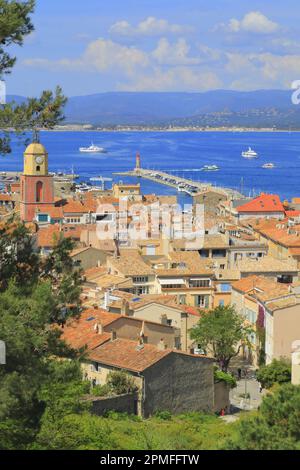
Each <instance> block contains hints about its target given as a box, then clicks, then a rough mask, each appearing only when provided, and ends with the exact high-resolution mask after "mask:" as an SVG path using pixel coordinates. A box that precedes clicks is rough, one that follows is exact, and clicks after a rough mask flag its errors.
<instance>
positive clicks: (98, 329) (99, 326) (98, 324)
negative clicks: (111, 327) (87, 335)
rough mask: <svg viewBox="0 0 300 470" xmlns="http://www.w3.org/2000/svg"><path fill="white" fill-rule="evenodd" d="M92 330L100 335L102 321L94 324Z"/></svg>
mask: <svg viewBox="0 0 300 470" xmlns="http://www.w3.org/2000/svg"><path fill="white" fill-rule="evenodd" d="M94 331H95V332H96V334H97V335H102V334H103V325H102V323H96V324H95V326H94Z"/></svg>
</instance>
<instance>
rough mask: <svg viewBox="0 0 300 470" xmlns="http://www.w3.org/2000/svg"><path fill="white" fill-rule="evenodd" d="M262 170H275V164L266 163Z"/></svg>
mask: <svg viewBox="0 0 300 470" xmlns="http://www.w3.org/2000/svg"><path fill="white" fill-rule="evenodd" d="M262 168H266V169H267V170H269V169H272V168H275V165H274V163H265V164H264V165H263V166H262Z"/></svg>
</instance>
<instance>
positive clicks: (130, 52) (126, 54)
mask: <svg viewBox="0 0 300 470" xmlns="http://www.w3.org/2000/svg"><path fill="white" fill-rule="evenodd" d="M148 62H149V59H148V56H147V54H146V53H145V52H143V51H142V50H141V49H138V48H137V47H134V46H130V47H128V46H123V45H121V44H118V43H116V42H113V41H111V40H106V39H102V38H100V39H97V40H96V41H93V42H91V43H90V44H89V45H88V46H87V48H86V50H85V52H84V53H83V55H82V56H81V57H79V58H78V59H60V60H56V61H50V60H47V59H27V60H24V61H23V64H24V65H27V66H35V67H44V68H45V67H46V68H55V67H56V68H57V67H61V68H67V69H71V70H72V69H80V70H86V71H88V70H96V71H99V72H105V71H109V70H114V71H116V70H121V71H122V72H123V73H125V74H126V75H129V76H130V75H131V74H133V73H134V71H135V69H136V68H137V67H145V66H147V65H148Z"/></svg>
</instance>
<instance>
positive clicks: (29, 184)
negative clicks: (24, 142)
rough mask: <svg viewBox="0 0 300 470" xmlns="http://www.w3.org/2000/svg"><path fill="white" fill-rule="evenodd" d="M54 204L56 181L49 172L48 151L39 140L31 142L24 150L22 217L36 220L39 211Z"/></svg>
mask: <svg viewBox="0 0 300 470" xmlns="http://www.w3.org/2000/svg"><path fill="white" fill-rule="evenodd" d="M52 205H53V206H54V181H53V176H52V175H49V174H48V152H47V150H46V149H45V147H44V146H43V145H42V144H41V143H39V142H33V143H32V144H30V145H29V146H28V147H27V149H26V150H25V152H24V172H23V175H22V176H21V198H20V213H21V219H22V220H24V221H25V222H32V221H34V220H36V213H37V211H43V207H48V208H49V206H52Z"/></svg>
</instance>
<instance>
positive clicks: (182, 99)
mask: <svg viewBox="0 0 300 470" xmlns="http://www.w3.org/2000/svg"><path fill="white" fill-rule="evenodd" d="M291 96H292V91H291V90H256V91H234V90H213V91H206V92H199V93H188V92H106V93H94V94H91V95H82V96H72V97H70V98H69V100H68V104H67V106H66V109H65V116H66V123H68V124H91V125H94V126H105V125H111V126H117V125H167V124H176V125H184V123H185V122H186V121H188V122H189V123H190V124H189V125H193V123H194V124H196V123H197V125H201V122H203V125H212V126H213V125H215V124H218V125H226V123H227V124H228V125H239V123H243V125H246V126H247V125H253V123H255V122H256V121H257V123H258V125H259V126H263V124H264V121H265V122H266V124H268V125H273V126H285V127H288V126H289V125H292V126H298V125H299V127H300V107H299V106H295V105H294V104H293V103H292V101H291ZM13 99H14V100H15V101H16V102H17V103H20V102H22V101H24V100H25V98H24V97H21V96H18V95H12V96H8V101H11V100H13ZM228 116H231V117H230V119H229V118H228ZM258 117H259V118H258Z"/></svg>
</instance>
